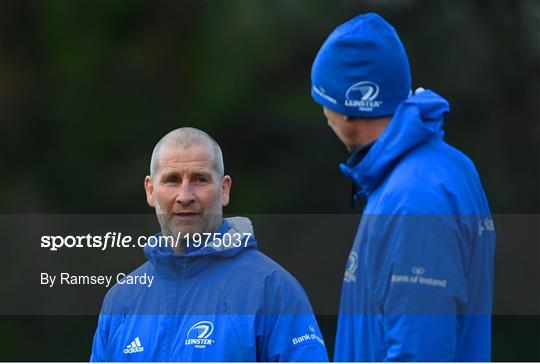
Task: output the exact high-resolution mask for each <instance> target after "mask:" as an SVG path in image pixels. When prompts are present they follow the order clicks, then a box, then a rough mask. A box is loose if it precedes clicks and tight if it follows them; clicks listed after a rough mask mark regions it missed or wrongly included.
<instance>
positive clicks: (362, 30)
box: [311, 13, 495, 362]
mask: <svg viewBox="0 0 540 364" xmlns="http://www.w3.org/2000/svg"><path fill="white" fill-rule="evenodd" d="M311 81H312V87H311V95H312V97H313V99H314V100H315V102H317V103H318V104H320V105H321V106H322V107H323V112H324V115H325V117H326V119H327V122H328V125H329V126H330V127H331V128H332V130H333V131H334V133H335V134H336V135H337V137H338V138H339V139H340V140H341V141H342V142H343V144H344V145H345V146H346V148H347V149H348V150H349V151H350V152H351V156H350V158H349V159H348V161H347V162H346V163H343V164H341V165H340V170H341V172H342V173H343V174H344V175H345V176H346V177H348V178H350V179H351V180H352V182H353V185H354V187H355V188H356V189H357V192H356V193H354V195H353V198H354V199H355V200H359V199H362V200H365V207H364V210H363V214H362V218H361V221H360V225H359V228H358V232H357V235H356V237H355V240H354V243H353V246H352V249H351V252H350V255H349V257H348V261H347V265H346V269H345V274H344V279H343V287H342V292H341V302H340V310H339V317H338V328H337V334H336V345H335V353H334V360H335V361H349V362H350V361H362V362H367V361H489V360H490V355H491V354H490V353H491V309H492V296H493V261H494V250H495V229H494V223H493V219H492V217H491V212H490V208H489V204H488V201H487V198H486V195H485V193H484V190H483V187H482V183H481V181H480V178H479V176H478V173H477V171H476V168H475V166H474V164H473V163H472V161H471V160H470V159H469V158H468V157H466V156H465V155H464V154H463V153H461V152H460V151H459V150H457V149H456V148H454V147H452V146H450V145H448V144H447V143H446V142H445V141H444V130H443V124H444V115H445V114H446V113H447V112H449V110H450V106H449V103H448V101H447V100H445V99H444V98H443V97H441V96H440V95H438V94H437V93H435V92H433V91H431V90H424V89H421V88H420V89H418V90H417V91H416V92H415V93H412V92H411V74H410V67H409V61H408V58H407V54H406V52H405V48H404V46H403V44H402V43H401V40H400V39H399V36H398V35H397V33H396V31H395V29H394V28H393V27H392V26H391V25H390V24H388V23H387V22H386V21H385V20H384V19H383V18H382V17H380V16H379V15H377V14H373V13H369V14H363V15H360V16H357V17H355V18H354V19H352V20H350V21H348V22H346V23H344V24H342V25H340V26H338V27H337V28H336V29H335V30H334V31H333V32H332V33H331V34H330V35H329V36H328V38H327V39H326V41H325V42H324V44H323V45H322V47H321V49H320V50H319V52H318V54H317V56H316V58H315V60H314V63H313V66H312V71H311Z"/></svg>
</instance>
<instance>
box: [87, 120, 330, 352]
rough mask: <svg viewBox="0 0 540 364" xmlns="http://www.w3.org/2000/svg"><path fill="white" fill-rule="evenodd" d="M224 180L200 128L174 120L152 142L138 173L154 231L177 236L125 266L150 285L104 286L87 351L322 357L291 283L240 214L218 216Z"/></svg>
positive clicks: (225, 196) (304, 302) (301, 295)
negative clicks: (145, 170)
mask: <svg viewBox="0 0 540 364" xmlns="http://www.w3.org/2000/svg"><path fill="white" fill-rule="evenodd" d="M231 183H232V180H231V177H230V176H227V175H225V174H224V166H223V157H222V153H221V148H220V147H219V145H218V144H217V143H216V142H215V140H214V139H212V138H211V137H210V136H209V135H208V134H206V133H205V132H203V131H201V130H198V129H195V128H180V129H176V130H173V131H171V132H170V133H168V134H167V135H165V136H164V137H163V138H162V139H161V140H160V141H159V142H158V143H157V145H156V146H155V148H154V151H153V153H152V160H151V163H150V175H148V176H146V178H145V180H144V188H145V191H146V198H147V201H148V204H149V205H150V206H151V207H153V208H154V209H155V211H156V215H157V218H158V221H159V224H160V226H161V232H160V233H159V234H157V235H156V239H158V240H159V241H164V242H171V241H174V239H175V238H176V237H181V239H180V240H179V244H175V243H171V244H165V245H161V244H160V245H159V246H156V247H149V246H147V247H145V249H144V252H145V255H146V257H147V259H148V262H146V263H145V264H143V265H142V266H141V267H139V268H138V269H136V270H135V271H134V272H132V273H130V276H133V277H136V276H141V275H144V274H147V275H148V276H152V277H154V280H153V284H152V285H151V286H150V287H148V286H147V285H130V286H127V285H118V284H117V285H115V286H114V287H112V288H111V290H110V291H109V292H107V295H106V297H105V300H104V303H103V307H102V310H101V314H100V317H99V321H98V328H97V330H96V334H95V337H94V344H93V348H92V356H91V361H123V362H125V361H146V362H149V361H176V362H191V361H205V362H215V361H228V362H232V361H250V362H253V361H327V360H328V357H327V354H326V349H325V346H324V342H323V339H322V335H321V333H320V330H319V328H318V325H317V322H316V320H315V317H314V316H313V312H312V309H311V306H310V304H309V301H308V298H307V296H306V294H305V292H304V290H303V289H302V287H301V286H300V284H299V283H298V282H297V281H296V280H295V279H294V278H293V277H292V276H291V275H290V274H289V273H288V272H287V271H285V270H284V269H283V268H282V267H281V266H279V265H278V264H277V263H276V262H274V261H272V260H271V259H270V258H268V257H267V256H265V255H264V254H262V253H261V252H259V251H258V250H257V241H256V239H255V236H254V233H253V228H252V225H251V222H250V221H249V220H248V219H247V218H243V217H235V218H227V219H223V215H222V209H223V207H224V206H226V205H227V204H228V203H229V193H230V190H231ZM166 238H173V239H171V240H168V239H166Z"/></svg>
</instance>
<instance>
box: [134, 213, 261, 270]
mask: <svg viewBox="0 0 540 364" xmlns="http://www.w3.org/2000/svg"><path fill="white" fill-rule="evenodd" d="M215 234H219V235H218V237H222V236H223V235H224V234H229V235H230V236H231V237H232V238H233V239H234V238H235V237H236V236H238V235H236V236H235V235H234V234H240V237H241V238H240V239H241V244H238V243H235V244H232V242H231V243H230V244H223V240H220V239H219V238H218V239H215V240H212V241H208V243H206V244H205V243H203V244H202V246H201V247H197V248H196V247H193V246H192V247H189V248H187V249H186V251H185V252H184V253H182V254H176V253H175V252H174V251H173V250H172V249H171V247H170V246H166V245H164V246H160V245H158V246H155V247H149V246H148V245H147V246H145V247H144V254H145V255H146V258H147V259H148V261H149V262H150V263H152V265H154V267H155V268H156V269H157V270H159V271H174V272H178V271H179V270H182V271H185V270H186V269H187V268H188V266H194V265H195V264H194V263H197V262H198V261H201V260H202V259H199V258H204V257H209V256H215V257H221V258H230V257H233V256H235V255H237V254H239V253H241V252H242V251H244V250H246V249H257V241H256V239H255V234H254V232H253V226H252V224H251V221H250V220H249V219H248V218H245V217H230V218H226V219H223V222H222V223H221V225H220V227H219V228H218V229H217V231H216V233H215ZM215 234H214V235H215ZM248 234H249V235H248ZM160 236H162V233H161V232H160V233H158V234H156V237H157V238H159V237H160ZM203 239H204V238H203ZM227 243H229V242H227ZM234 245H240V246H234Z"/></svg>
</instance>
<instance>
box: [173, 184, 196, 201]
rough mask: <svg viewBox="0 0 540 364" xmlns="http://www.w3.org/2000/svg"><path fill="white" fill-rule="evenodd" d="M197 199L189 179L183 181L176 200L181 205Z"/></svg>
mask: <svg viewBox="0 0 540 364" xmlns="http://www.w3.org/2000/svg"><path fill="white" fill-rule="evenodd" d="M194 201H195V195H194V194H193V191H192V188H191V184H190V183H189V181H186V180H184V181H182V184H181V185H180V189H179V191H178V194H177V195H176V202H177V203H179V204H180V205H184V206H185V205H189V204H191V203H192V202H194Z"/></svg>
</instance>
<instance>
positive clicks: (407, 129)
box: [339, 90, 450, 198]
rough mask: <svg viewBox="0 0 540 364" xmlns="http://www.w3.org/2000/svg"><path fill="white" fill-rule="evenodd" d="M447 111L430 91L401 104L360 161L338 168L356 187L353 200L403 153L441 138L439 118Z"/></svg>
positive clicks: (370, 188)
mask: <svg viewBox="0 0 540 364" xmlns="http://www.w3.org/2000/svg"><path fill="white" fill-rule="evenodd" d="M449 110H450V105H449V103H448V101H446V100H445V99H444V98H443V97H441V96H439V95H438V94H436V93H435V92H433V91H431V90H426V91H423V92H420V93H416V94H414V95H412V96H410V97H409V98H407V99H406V100H405V101H403V102H402V103H401V104H400V105H399V106H398V108H397V109H396V112H395V114H394V116H393V117H392V120H391V121H390V124H388V126H387V127H386V129H385V130H384V132H383V133H382V134H381V136H380V137H379V138H378V139H377V140H376V141H375V142H374V143H373V145H372V146H371V148H370V149H369V151H368V153H367V154H366V155H365V156H364V158H362V159H361V160H360V162H358V163H356V164H352V163H351V164H343V163H342V164H340V166H339V167H340V170H341V172H342V173H343V174H344V175H345V176H347V177H349V178H351V179H352V180H353V182H354V183H355V184H356V185H357V186H358V188H359V192H358V193H357V194H356V195H355V198H362V197H366V196H368V195H369V194H370V193H371V192H373V190H375V188H377V186H378V184H379V183H380V182H381V179H382V178H383V177H384V175H385V174H386V173H387V172H388V171H389V169H390V168H391V167H392V166H393V165H394V164H395V163H396V162H397V161H398V160H399V159H400V158H401V157H402V156H403V155H404V154H405V153H407V152H408V151H410V150H411V149H413V148H415V147H416V146H418V145H420V144H423V143H425V142H426V141H427V140H429V139H431V138H433V137H435V136H439V137H440V138H442V137H443V136H444V131H443V130H442V126H443V124H444V120H443V116H444V114H445V113H447V112H448V111H449ZM351 160H354V158H351Z"/></svg>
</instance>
